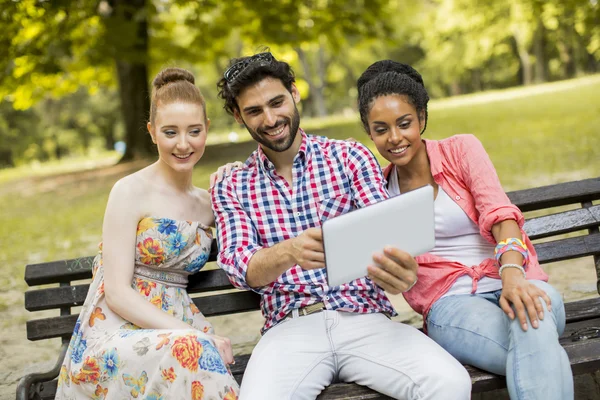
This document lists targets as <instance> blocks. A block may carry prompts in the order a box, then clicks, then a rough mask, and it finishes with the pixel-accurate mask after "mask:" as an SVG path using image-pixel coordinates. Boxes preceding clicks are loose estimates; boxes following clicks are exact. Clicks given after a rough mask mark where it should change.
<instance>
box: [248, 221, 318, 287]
mask: <svg viewBox="0 0 600 400" xmlns="http://www.w3.org/2000/svg"><path fill="white" fill-rule="evenodd" d="M296 264H297V265H300V267H302V268H303V269H316V268H324V267H325V257H324V254H323V238H322V235H321V228H309V229H307V230H305V231H304V232H302V233H301V234H300V235H299V236H297V237H295V238H292V239H288V240H284V241H283V242H280V243H278V244H276V245H275V246H272V247H268V248H263V249H262V250H259V251H257V252H256V253H255V254H254V257H252V258H251V259H250V264H249V266H248V272H247V274H246V282H248V285H250V286H251V287H261V286H266V285H269V284H270V283H271V282H273V281H274V280H276V279H277V278H278V277H279V276H280V275H281V274H283V273H284V272H285V271H287V270H288V269H290V268H291V267H293V266H294V265H296Z"/></svg>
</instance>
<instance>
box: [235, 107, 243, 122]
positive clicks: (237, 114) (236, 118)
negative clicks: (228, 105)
mask: <svg viewBox="0 0 600 400" xmlns="http://www.w3.org/2000/svg"><path fill="white" fill-rule="evenodd" d="M233 118H235V121H236V122H237V123H238V124H240V125H243V124H244V120H243V119H242V116H241V115H240V110H237V109H236V110H234V111H233Z"/></svg>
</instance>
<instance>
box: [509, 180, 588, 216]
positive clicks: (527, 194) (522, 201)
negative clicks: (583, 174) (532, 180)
mask: <svg viewBox="0 0 600 400" xmlns="http://www.w3.org/2000/svg"><path fill="white" fill-rule="evenodd" d="M507 195H508V197H509V198H510V201H511V202H512V203H513V204H515V205H517V207H519V208H520V209H521V211H523V212H525V211H532V210H541V209H544V208H550V207H557V206H564V205H568V204H576V203H583V202H586V201H593V200H598V199H599V198H600V177H599V178H590V179H583V180H580V181H574V182H565V183H559V184H556V185H548V186H540V187H536V188H532V189H523V190H518V191H515V192H509V193H507Z"/></svg>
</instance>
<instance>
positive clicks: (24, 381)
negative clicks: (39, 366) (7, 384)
mask: <svg viewBox="0 0 600 400" xmlns="http://www.w3.org/2000/svg"><path fill="white" fill-rule="evenodd" d="M68 348H69V342H65V343H63V344H62V347H61V349H60V356H59V357H58V360H57V361H56V364H55V365H54V367H53V368H52V369H51V370H50V371H47V372H35V373H33V374H28V375H25V376H24V377H22V378H21V379H20V380H19V384H18V385H17V400H29V399H30V398H32V397H31V386H32V385H34V384H36V383H41V382H47V381H51V380H53V379H55V378H56V377H57V376H58V374H59V373H60V367H61V366H62V363H63V360H64V359H65V354H67V349H68ZM36 390H37V388H36Z"/></svg>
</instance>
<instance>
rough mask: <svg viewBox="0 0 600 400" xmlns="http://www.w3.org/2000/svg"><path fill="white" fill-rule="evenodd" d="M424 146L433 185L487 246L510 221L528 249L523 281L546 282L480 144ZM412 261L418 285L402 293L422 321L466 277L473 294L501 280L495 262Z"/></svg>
mask: <svg viewBox="0 0 600 400" xmlns="http://www.w3.org/2000/svg"><path fill="white" fill-rule="evenodd" d="M424 142H425V145H426V147H427V155H428V157H429V165H430V167H431V174H432V175H433V180H434V181H435V183H437V184H438V185H440V186H441V187H442V188H443V189H444V191H445V192H446V193H447V194H448V196H450V198H452V199H453V200H454V201H455V202H456V203H457V204H458V205H459V206H460V208H462V209H463V211H464V212H465V213H466V214H467V215H468V216H469V218H471V220H473V222H475V223H476V224H477V225H478V226H479V231H480V232H481V235H482V236H483V237H484V238H485V239H486V240H487V241H488V242H490V243H493V244H496V240H495V239H494V236H493V235H492V233H491V230H492V226H493V225H494V224H496V223H497V222H501V221H504V220H508V219H513V220H515V221H517V223H518V224H519V227H521V232H522V234H523V238H524V239H525V243H526V245H527V248H528V249H529V263H528V264H527V266H526V271H527V279H537V280H543V281H548V275H546V273H545V272H544V271H543V270H542V268H541V267H540V264H539V262H538V258H537V254H536V252H535V249H534V248H533V245H532V244H531V241H530V240H529V237H528V236H527V235H526V234H525V232H524V231H523V222H524V218H523V214H522V213H521V211H520V210H519V209H518V208H517V206H515V205H513V204H512V203H511V202H510V200H509V199H508V196H507V195H506V193H505V192H504V190H503V189H502V186H501V185H500V181H499V179H498V175H497V174H496V170H495V169H494V166H493V164H492V161H491V160H490V158H489V156H488V154H487V153H486V151H485V149H484V148H483V145H482V144H481V142H480V141H479V139H477V138H476V137H475V136H473V135H455V136H452V137H449V138H447V139H443V140H439V141H438V140H424ZM393 170H394V168H393V165H391V164H390V165H389V166H388V167H387V168H386V169H385V171H384V176H385V178H386V179H388V177H389V175H390V173H391V172H392V171H393ZM416 260H417V262H418V263H419V271H418V274H417V276H418V282H417V284H416V285H415V286H414V287H413V288H412V289H411V290H410V291H408V292H407V293H404V298H405V299H406V301H407V302H408V304H409V305H410V306H411V307H412V308H413V310H415V311H416V312H418V313H419V314H422V315H423V320H424V321H426V320H427V314H428V313H429V310H430V309H431V306H432V305H433V303H435V301H436V300H437V299H439V298H440V297H441V296H442V295H443V294H444V293H446V292H447V291H448V289H450V287H451V286H452V284H453V283H454V282H455V281H456V279H458V278H459V277H460V276H462V275H465V274H466V275H469V276H470V277H471V278H473V293H474V292H475V290H476V289H477V281H478V280H479V279H481V278H482V277H484V276H489V277H492V278H500V276H499V275H498V266H497V265H496V262H495V260H494V259H493V258H488V259H486V260H484V261H483V262H482V263H481V264H479V265H477V266H475V267H471V266H466V265H463V264H461V263H458V262H455V261H450V260H447V259H445V258H442V257H439V256H435V255H433V254H429V253H426V254H423V255H421V256H418V257H416Z"/></svg>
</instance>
